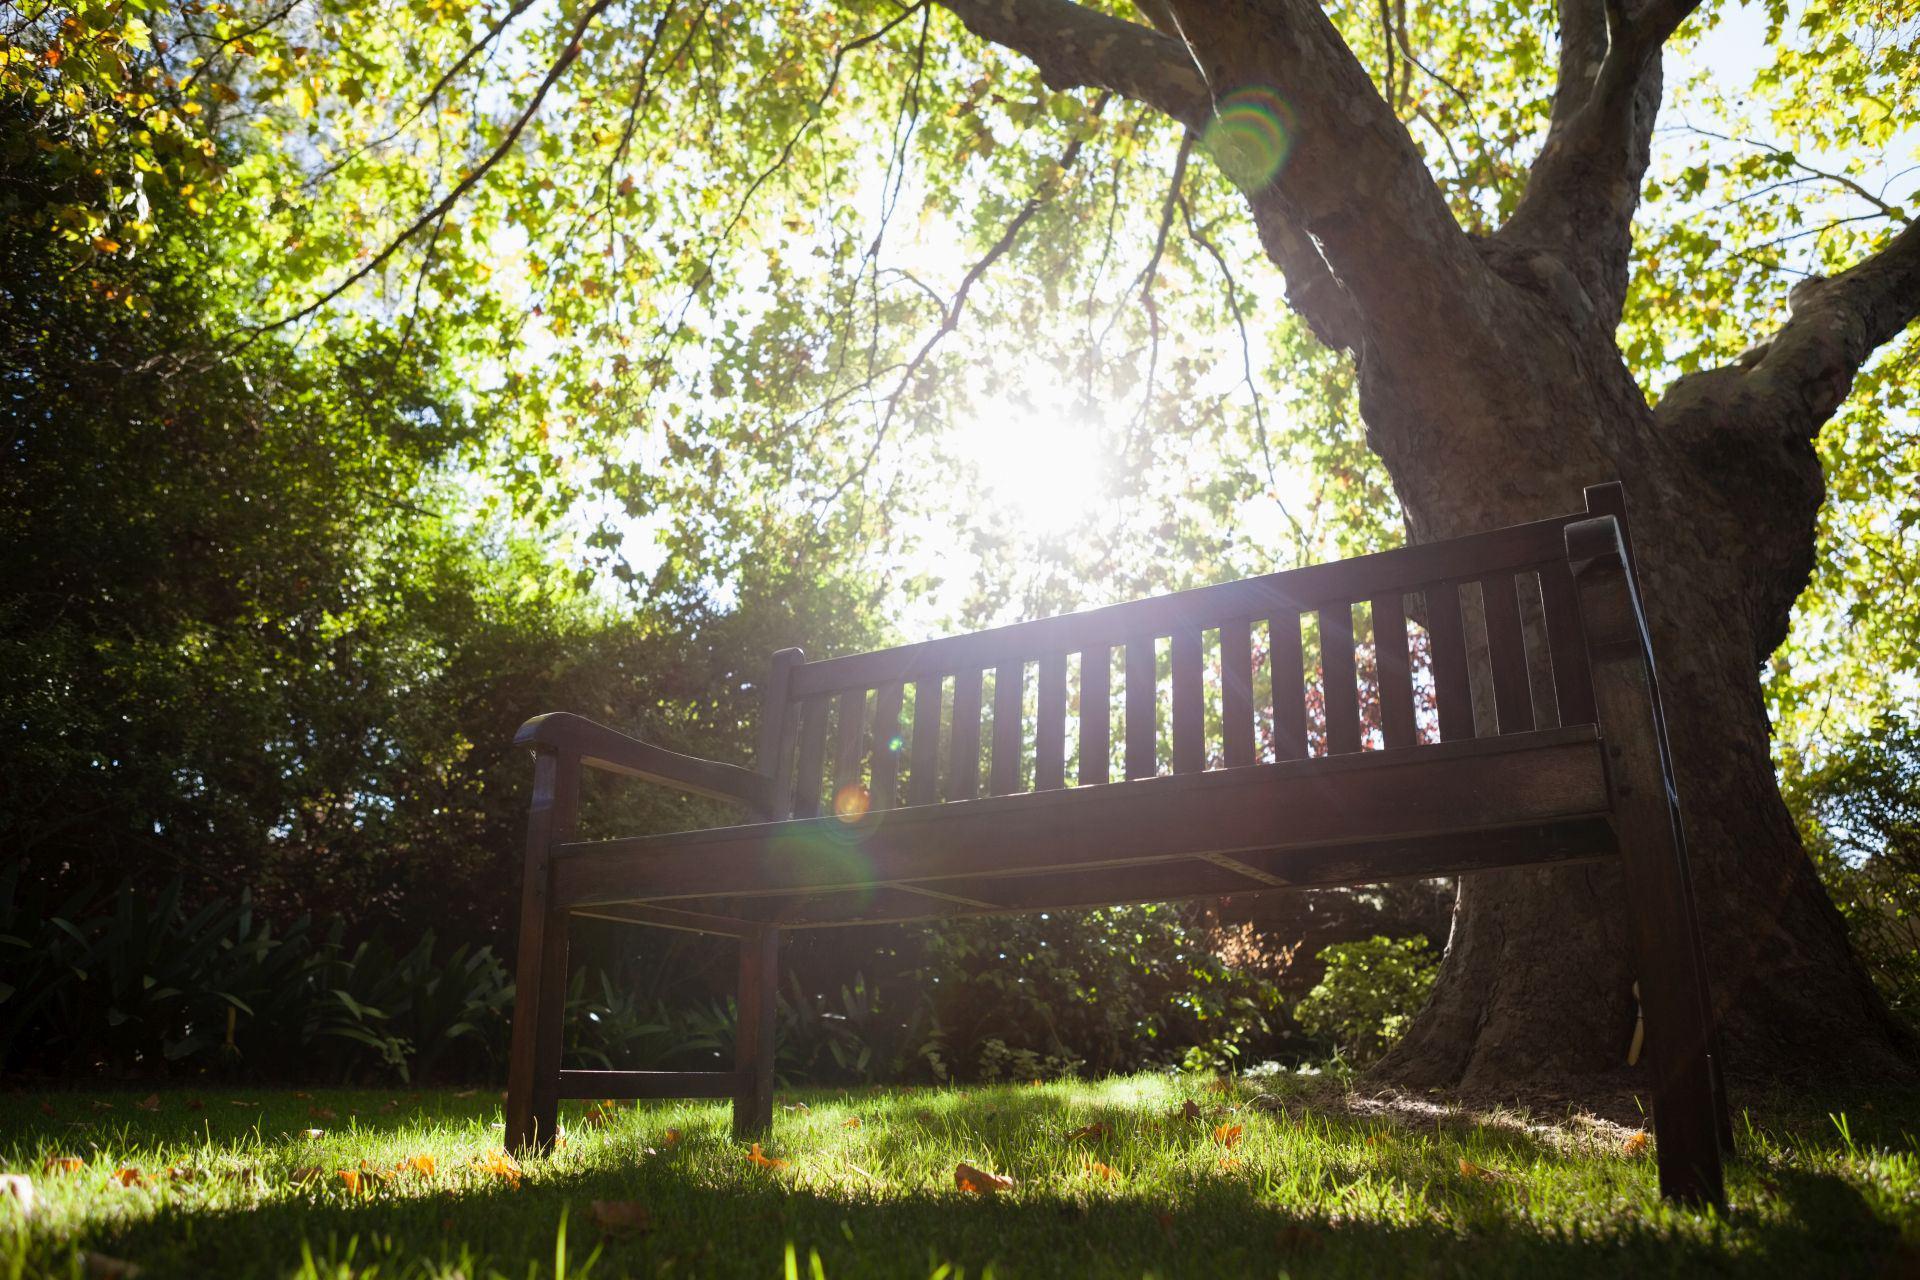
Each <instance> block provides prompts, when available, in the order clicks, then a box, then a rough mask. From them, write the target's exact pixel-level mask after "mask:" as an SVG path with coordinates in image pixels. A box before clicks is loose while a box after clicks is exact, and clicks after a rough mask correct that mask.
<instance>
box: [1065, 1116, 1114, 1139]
mask: <svg viewBox="0 0 1920 1280" xmlns="http://www.w3.org/2000/svg"><path fill="white" fill-rule="evenodd" d="M1112 1136H1113V1126H1111V1125H1107V1124H1102V1123H1101V1122H1100V1121H1098V1120H1095V1121H1094V1122H1093V1123H1092V1124H1083V1125H1081V1126H1080V1127H1079V1128H1078V1129H1075V1130H1073V1131H1071V1132H1070V1133H1068V1134H1067V1141H1068V1142H1080V1141H1086V1142H1102V1141H1105V1140H1106V1139H1108V1138H1111V1137H1112Z"/></svg>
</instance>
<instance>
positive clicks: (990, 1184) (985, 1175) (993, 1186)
mask: <svg viewBox="0 0 1920 1280" xmlns="http://www.w3.org/2000/svg"><path fill="white" fill-rule="evenodd" d="M953 1185H954V1186H956V1187H958V1188H959V1189H960V1190H962V1191H967V1192H971V1193H972V1194H974V1195H976V1196H991V1195H997V1194H999V1193H1000V1192H1002V1191H1011V1190H1013V1179H1012V1178H1009V1177H1007V1176H1006V1175H1005V1174H1000V1173H989V1172H987V1171H986V1170H985V1169H976V1168H974V1167H973V1166H972V1165H970V1164H968V1163H966V1162H965V1161H964V1160H963V1161H961V1162H960V1163H959V1164H957V1165H955V1166H954V1167H953Z"/></svg>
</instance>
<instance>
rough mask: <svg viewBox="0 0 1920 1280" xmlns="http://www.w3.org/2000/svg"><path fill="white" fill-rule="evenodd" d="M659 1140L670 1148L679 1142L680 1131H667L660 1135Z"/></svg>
mask: <svg viewBox="0 0 1920 1280" xmlns="http://www.w3.org/2000/svg"><path fill="white" fill-rule="evenodd" d="M660 1140H661V1141H662V1142H664V1143H666V1144H667V1145H668V1146H670V1147H671V1146H674V1145H675V1144H677V1143H678V1142H679V1141H680V1131H679V1130H678V1129H669V1130H667V1131H666V1132H665V1133H663V1134H661V1135H660Z"/></svg>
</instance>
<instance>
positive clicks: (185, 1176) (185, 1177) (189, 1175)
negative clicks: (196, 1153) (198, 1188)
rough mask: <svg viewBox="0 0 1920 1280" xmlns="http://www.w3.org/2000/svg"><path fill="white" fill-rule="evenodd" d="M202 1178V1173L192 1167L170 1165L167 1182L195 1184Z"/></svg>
mask: <svg viewBox="0 0 1920 1280" xmlns="http://www.w3.org/2000/svg"><path fill="white" fill-rule="evenodd" d="M199 1177H200V1171H199V1170H198V1169H195V1168H194V1167H193V1166H192V1165H186V1164H170V1165H168V1166H167V1181H169V1182H193V1181H195V1180H197V1179H198V1178H199Z"/></svg>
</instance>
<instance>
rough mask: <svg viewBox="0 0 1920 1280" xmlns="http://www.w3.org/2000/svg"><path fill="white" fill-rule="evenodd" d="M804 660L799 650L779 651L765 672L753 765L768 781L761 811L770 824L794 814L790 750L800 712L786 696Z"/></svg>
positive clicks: (796, 736) (796, 739)
mask: <svg viewBox="0 0 1920 1280" xmlns="http://www.w3.org/2000/svg"><path fill="white" fill-rule="evenodd" d="M806 660H807V655H806V654H805V653H804V652H802V651H801V650H799V649H782V650H780V651H779V652H778V653H776V654H774V655H773V661H772V663H771V664H769V666H768V669H767V689H766V696H765V698H764V699H763V700H762V704H761V708H760V754H759V758H758V759H757V760H756V761H755V763H756V764H758V765H759V766H760V772H761V773H763V774H765V775H766V777H767V803H766V806H765V808H764V810H763V813H764V815H765V817H766V818H767V819H768V820H769V821H774V822H778V821H779V820H780V819H782V818H785V817H787V816H788V815H789V814H791V813H792V812H793V788H792V787H791V786H789V785H788V782H789V781H790V779H791V774H792V769H793V746H794V743H795V742H797V741H799V736H800V735H799V733H798V732H797V730H798V728H799V724H798V721H799V717H800V708H799V706H798V705H797V704H796V703H795V702H794V701H793V699H792V698H791V697H789V696H788V691H789V689H790V688H791V687H792V684H793V672H794V669H795V668H796V667H798V666H800V665H801V664H802V663H804V662H805V661H806Z"/></svg>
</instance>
